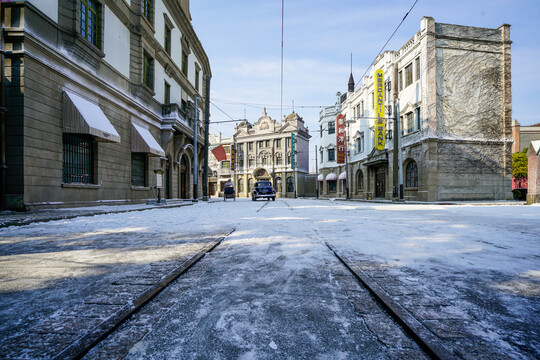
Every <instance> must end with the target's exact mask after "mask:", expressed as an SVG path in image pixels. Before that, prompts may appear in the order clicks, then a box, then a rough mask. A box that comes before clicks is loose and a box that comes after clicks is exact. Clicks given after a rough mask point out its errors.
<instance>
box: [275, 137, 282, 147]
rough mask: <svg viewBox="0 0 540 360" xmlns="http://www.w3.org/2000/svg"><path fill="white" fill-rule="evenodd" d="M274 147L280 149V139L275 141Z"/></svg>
mask: <svg viewBox="0 0 540 360" xmlns="http://www.w3.org/2000/svg"><path fill="white" fill-rule="evenodd" d="M276 147H277V148H278V149H281V139H276Z"/></svg>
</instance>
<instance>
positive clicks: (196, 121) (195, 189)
mask: <svg viewBox="0 0 540 360" xmlns="http://www.w3.org/2000/svg"><path fill="white" fill-rule="evenodd" d="M197 125H198V119H197V95H195V110H194V113H193V152H194V153H195V154H194V155H193V202H197V201H198V197H199V195H198V193H197V190H198V189H197V127H198V126H197Z"/></svg>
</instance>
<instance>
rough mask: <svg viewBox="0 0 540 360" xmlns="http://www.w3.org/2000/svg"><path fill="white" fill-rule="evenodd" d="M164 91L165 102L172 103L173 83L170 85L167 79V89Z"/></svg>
mask: <svg viewBox="0 0 540 360" xmlns="http://www.w3.org/2000/svg"><path fill="white" fill-rule="evenodd" d="M163 93H164V96H163V103H164V104H170V103H171V85H169V84H168V83H167V82H166V81H165V89H164V91H163Z"/></svg>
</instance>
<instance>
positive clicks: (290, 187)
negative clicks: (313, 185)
mask: <svg viewBox="0 0 540 360" xmlns="http://www.w3.org/2000/svg"><path fill="white" fill-rule="evenodd" d="M287 192H294V178H293V177H292V176H289V177H288V178H287Z"/></svg>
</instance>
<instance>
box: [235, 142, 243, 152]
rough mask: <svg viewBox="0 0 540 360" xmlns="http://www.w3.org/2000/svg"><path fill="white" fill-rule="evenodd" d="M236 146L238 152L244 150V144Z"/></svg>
mask: <svg viewBox="0 0 540 360" xmlns="http://www.w3.org/2000/svg"><path fill="white" fill-rule="evenodd" d="M236 146H238V152H239V153H241V152H244V144H237V145H236Z"/></svg>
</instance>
